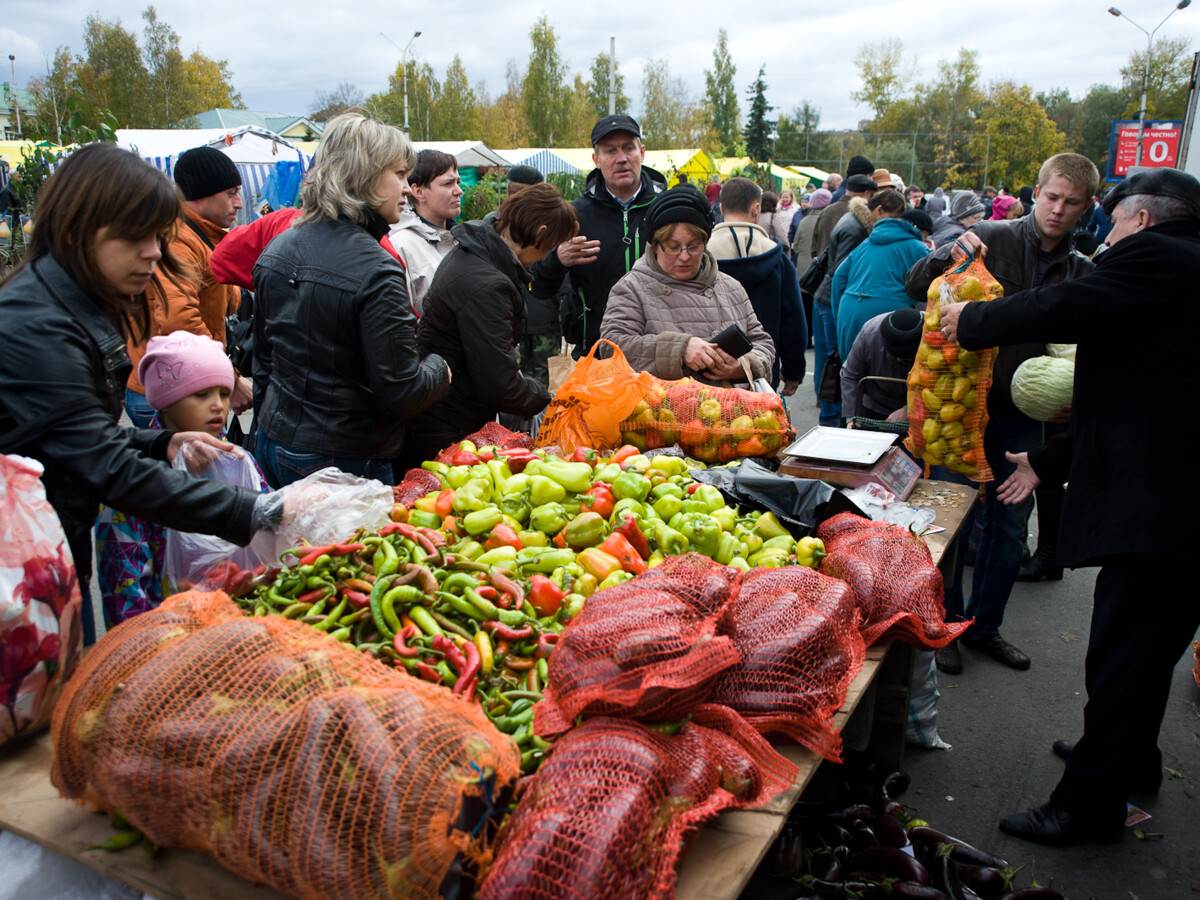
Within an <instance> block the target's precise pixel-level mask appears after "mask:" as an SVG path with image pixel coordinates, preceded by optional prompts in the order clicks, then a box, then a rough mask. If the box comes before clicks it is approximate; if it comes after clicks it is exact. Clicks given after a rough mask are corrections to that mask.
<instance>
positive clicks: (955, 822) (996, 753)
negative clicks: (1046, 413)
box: [788, 350, 1200, 900]
mask: <svg viewBox="0 0 1200 900" xmlns="http://www.w3.org/2000/svg"><path fill="white" fill-rule="evenodd" d="M808 359H809V373H810V374H809V376H807V377H806V378H805V382H804V384H802V385H801V386H800V388H799V390H798V391H797V392H796V395H795V396H793V397H792V398H791V400H790V402H789V404H788V406H789V410H790V411H791V414H792V425H793V427H795V429H796V430H797V432H798V433H801V434H802V433H804V432H805V431H807V430H808V429H809V428H811V427H812V426H814V425H816V424H817V407H816V401H815V399H814V395H813V388H812V374H811V373H812V351H811V350H810V351H809V355H808ZM1031 530H1032V531H1033V532H1034V533H1033V534H1031V536H1030V544H1031V547H1032V546H1033V545H1035V544H1036V517H1035V521H1034V522H1032V523H1031ZM1096 572H1097V570H1096V569H1077V570H1067V571H1066V572H1065V574H1064V576H1063V579H1062V581H1056V582H1040V583H1036V584H1025V583H1020V582H1018V583H1017V585H1016V586H1015V587H1014V589H1013V593H1012V596H1011V597H1010V599H1009V604H1008V608H1007V611H1006V614H1005V620H1004V625H1003V628H1002V629H1001V633H1002V634H1003V635H1004V637H1005V638H1006V639H1008V640H1009V641H1011V642H1012V643H1014V644H1016V645H1017V646H1018V647H1020V648H1021V649H1022V650H1024V651H1025V652H1026V653H1027V654H1028V655H1029V657H1030V659H1031V660H1032V661H1033V664H1032V666H1031V667H1030V668H1029V670H1028V671H1025V672H1018V671H1015V670H1013V669H1009V668H1007V667H1005V666H1003V665H1001V664H1000V663H997V662H995V661H993V660H992V659H991V658H989V657H987V656H984V655H983V654H981V653H976V652H975V651H973V650H970V649H968V648H965V647H964V648H963V650H962V656H963V671H962V674H961V675H955V676H949V675H944V674H942V673H940V672H939V673H938V689H939V691H940V693H941V698H940V700H939V701H938V732H939V734H940V736H941V738H942V740H944V741H946V742H947V743H949V744H950V745H951V746H952V749H951V750H924V749H920V748H913V747H910V748H908V750H907V752H906V754H905V761H904V770H905V771H906V772H907V773H908V774H909V775H910V776H911V777H912V783H911V785H910V787H909V789H908V791H907V793H906V794H905V795H904V796H903V797H902V798H901V800H902V801H903V802H904V803H906V804H908V805H909V806H911V807H913V808H914V809H915V811H916V813H917V814H918V815H919V816H920V817H921V818H923V819H926V820H927V821H928V822H929V823H930V824H931V825H932V826H933V827H934V828H937V829H938V830H940V831H944V832H946V833H948V834H951V835H954V836H956V837H959V838H961V839H962V840H964V841H967V842H968V843H971V844H974V845H975V846H977V847H979V848H980V849H983V850H987V851H988V852H991V853H994V854H996V855H999V856H1001V857H1004V858H1005V859H1007V860H1009V862H1010V863H1012V864H1013V865H1022V864H1024V865H1025V866H1026V868H1025V869H1024V870H1023V871H1022V872H1021V873H1020V875H1019V876H1018V880H1017V884H1018V885H1019V886H1021V887H1025V886H1028V885H1029V883H1030V881H1029V877H1030V874H1031V872H1033V873H1035V874H1036V877H1037V881H1038V883H1040V884H1042V885H1047V886H1052V887H1054V888H1055V889H1057V890H1059V891H1061V892H1062V893H1063V894H1065V895H1066V896H1067V897H1068V898H1070V900H1087V898H1090V897H1095V898H1099V900H1177V898H1178V900H1182V898H1194V897H1200V686H1197V684H1196V681H1195V680H1194V678H1193V676H1192V667H1193V666H1194V665H1195V660H1194V659H1193V658H1192V654H1191V653H1188V654H1186V655H1185V657H1184V659H1182V660H1181V661H1180V662H1179V664H1178V665H1177V666H1176V669H1175V678H1174V681H1173V683H1172V689H1171V698H1170V701H1169V702H1168V705H1167V711H1166V716H1165V717H1164V719H1163V725H1162V730H1161V732H1160V734H1159V747H1160V748H1161V749H1162V752H1163V760H1164V776H1163V784H1162V789H1161V790H1160V792H1159V794H1158V795H1157V796H1149V795H1145V794H1131V795H1130V801H1131V802H1132V803H1133V804H1134V806H1136V807H1137V808H1139V809H1141V810H1144V811H1145V812H1147V813H1149V814H1150V815H1151V818H1150V819H1148V820H1147V821H1145V822H1143V823H1141V824H1140V826H1138V827H1140V828H1141V829H1142V830H1143V831H1144V832H1146V833H1147V838H1146V839H1144V840H1139V839H1138V838H1136V837H1135V836H1134V834H1133V831H1134V829H1133V828H1127V829H1126V833H1125V835H1124V837H1123V838H1122V840H1121V841H1120V842H1119V843H1116V844H1082V845H1078V846H1075V847H1065V848H1051V847H1043V846H1040V845H1037V844H1032V843H1029V842H1026V841H1020V840H1017V839H1016V838H1012V837H1009V836H1008V835H1005V834H1003V833H1001V831H1000V830H999V828H998V827H997V824H998V822H999V821H1000V819H1001V818H1003V817H1004V816H1006V815H1008V814H1010V813H1014V812H1021V811H1023V810H1025V809H1028V808H1030V807H1034V806H1040V805H1041V804H1042V803H1045V802H1046V801H1047V800H1048V799H1049V797H1050V792H1051V791H1052V790H1053V789H1054V786H1055V784H1057V783H1058V779H1059V777H1060V776H1061V774H1062V770H1063V762H1062V760H1060V759H1059V758H1058V757H1057V756H1054V755H1053V753H1051V751H1050V745H1051V744H1052V743H1053V742H1054V741H1055V740H1058V739H1066V740H1075V739H1077V738H1078V737H1079V735H1080V734H1081V733H1082V730H1083V707H1084V704H1085V701H1086V693H1085V690H1084V681H1083V664H1084V655H1085V654H1086V652H1087V643H1088V629H1089V626H1090V621H1091V613H1092V590H1093V587H1094V585H1095V581H1096ZM970 576H971V570H970V569H967V572H966V580H967V583H968V584H969V582H970ZM1180 589H1181V590H1193V591H1194V590H1195V587H1194V586H1192V587H1190V588H1189V587H1188V586H1185V585H1181V586H1180ZM1153 603H1154V598H1153V597H1147V598H1146V613H1147V615H1153V614H1154V606H1153ZM1129 677H1131V678H1136V677H1137V673H1136V672H1131V673H1130V676H1129ZM1151 835H1161V837H1157V836H1151Z"/></svg>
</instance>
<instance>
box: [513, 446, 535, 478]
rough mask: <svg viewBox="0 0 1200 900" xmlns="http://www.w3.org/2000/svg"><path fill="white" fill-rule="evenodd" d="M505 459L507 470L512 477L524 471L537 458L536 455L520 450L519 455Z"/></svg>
mask: <svg viewBox="0 0 1200 900" xmlns="http://www.w3.org/2000/svg"><path fill="white" fill-rule="evenodd" d="M505 458H506V459H507V460H508V470H509V471H510V472H512V473H513V474H514V475H519V474H520V473H522V472H524V471H525V467H526V466H527V465H529V464H530V463H531V462H533V461H534V460H535V459H538V458H539V457H538V455H537V454H536V453H530V452H529V451H528V450H522V451H521V452H520V453H514V454H512V455H511V456H508V457H505Z"/></svg>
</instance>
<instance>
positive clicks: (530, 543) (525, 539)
mask: <svg viewBox="0 0 1200 900" xmlns="http://www.w3.org/2000/svg"><path fill="white" fill-rule="evenodd" d="M517 539H518V540H520V542H521V543H522V544H523V545H524V546H526V547H549V546H550V540H549V539H548V538H547V537H546V535H545V534H543V533H542V532H540V531H518V532H517Z"/></svg>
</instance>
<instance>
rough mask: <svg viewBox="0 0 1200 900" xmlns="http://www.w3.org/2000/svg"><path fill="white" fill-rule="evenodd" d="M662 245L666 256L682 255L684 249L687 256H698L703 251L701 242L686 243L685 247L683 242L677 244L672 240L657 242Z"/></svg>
mask: <svg viewBox="0 0 1200 900" xmlns="http://www.w3.org/2000/svg"><path fill="white" fill-rule="evenodd" d="M659 246H660V247H662V250H663V253H665V254H666V255H667V256H682V255H683V253H684V251H686V252H687V255H688V256H699V255H700V254H701V253H703V252H704V245H703V244H688V245H687V246H686V247H685V246H683V244H677V243H675V242H674V241H663V242H662V243H661V244H659Z"/></svg>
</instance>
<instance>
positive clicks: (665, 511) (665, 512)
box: [654, 485, 683, 521]
mask: <svg viewBox="0 0 1200 900" xmlns="http://www.w3.org/2000/svg"><path fill="white" fill-rule="evenodd" d="M665 486H666V485H660V487H665ZM682 494H683V492H682V491H680V496H682ZM682 509H683V500H681V499H680V497H676V496H674V495H673V494H664V495H663V496H662V497H659V498H658V500H657V501H655V503H654V511H655V512H656V513H658V517H659V518H660V519H665V520H668V521H669V520H670V519H672V518H673V517H674V516H676V515H678V514H679V512H680V511H681V510H682Z"/></svg>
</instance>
